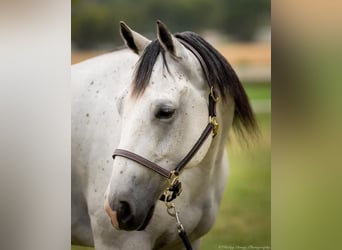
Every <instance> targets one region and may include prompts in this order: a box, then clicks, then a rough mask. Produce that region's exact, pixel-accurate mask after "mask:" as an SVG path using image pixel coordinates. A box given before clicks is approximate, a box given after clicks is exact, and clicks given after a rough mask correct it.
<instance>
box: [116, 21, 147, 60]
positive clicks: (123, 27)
mask: <svg viewBox="0 0 342 250" xmlns="http://www.w3.org/2000/svg"><path fill="white" fill-rule="evenodd" d="M120 34H121V37H122V39H123V40H124V42H125V44H126V45H127V47H128V48H130V49H131V50H132V51H133V52H134V53H136V54H138V55H141V54H142V52H143V51H144V49H145V48H146V47H147V45H149V44H150V42H151V41H150V40H149V39H147V38H146V37H144V36H142V35H140V34H139V33H137V32H135V31H134V30H132V29H131V28H130V27H128V25H127V24H125V23H124V22H123V21H121V22H120Z"/></svg>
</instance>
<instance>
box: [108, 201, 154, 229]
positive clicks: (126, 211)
mask: <svg viewBox="0 0 342 250" xmlns="http://www.w3.org/2000/svg"><path fill="white" fill-rule="evenodd" d="M104 209H105V211H106V213H107V215H108V216H109V219H110V221H111V223H112V226H113V227H114V228H116V229H119V230H126V231H133V230H137V231H142V230H144V229H145V228H146V226H147V225H148V223H149V222H150V220H151V218H152V216H153V212H154V205H152V206H149V207H148V208H147V209H144V208H140V209H137V207H136V206H135V205H134V203H133V202H128V201H118V200H113V201H112V202H109V200H108V198H106V200H105V204H104Z"/></svg>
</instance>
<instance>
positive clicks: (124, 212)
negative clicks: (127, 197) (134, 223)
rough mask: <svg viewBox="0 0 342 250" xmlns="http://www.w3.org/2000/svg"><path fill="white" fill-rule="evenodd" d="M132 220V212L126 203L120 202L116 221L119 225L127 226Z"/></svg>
mask: <svg viewBox="0 0 342 250" xmlns="http://www.w3.org/2000/svg"><path fill="white" fill-rule="evenodd" d="M133 219H134V216H133V214H132V210H131V207H130V205H129V204H128V202H126V201H120V205H119V209H118V220H119V223H120V224H121V223H122V224H127V223H129V222H130V221H131V220H133Z"/></svg>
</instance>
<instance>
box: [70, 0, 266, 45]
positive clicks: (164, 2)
mask: <svg viewBox="0 0 342 250" xmlns="http://www.w3.org/2000/svg"><path fill="white" fill-rule="evenodd" d="M71 4H72V18H71V20H72V26H71V39H72V43H73V46H76V47H78V48H80V49H89V48H95V47H98V46H103V45H106V44H111V47H113V46H115V45H122V41H121V39H120V37H119V35H118V29H119V21H121V20H123V21H125V22H126V23H127V24H128V25H129V26H131V27H132V28H133V29H134V30H137V31H138V32H139V33H143V34H145V35H146V36H148V37H150V38H151V39H153V38H154V37H155V22H156V20H157V19H160V20H161V21H163V22H164V23H165V24H166V25H167V26H168V27H169V28H170V30H171V31H172V32H173V33H175V32H181V31H185V30H191V31H195V32H198V33H201V31H203V30H216V31H218V32H221V33H222V34H224V35H229V36H230V37H231V38H233V39H235V40H239V41H251V40H252V39H253V38H254V35H255V33H256V31H257V30H258V28H260V27H262V26H267V25H270V13H271V1H270V0H172V1H171V0H144V1H142V0H72V1H71Z"/></svg>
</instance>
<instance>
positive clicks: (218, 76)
mask: <svg viewBox="0 0 342 250" xmlns="http://www.w3.org/2000/svg"><path fill="white" fill-rule="evenodd" d="M120 34H121V37H122V38H123V41H124V42H125V44H126V46H127V48H125V49H122V50H118V51H114V52H110V53H106V54H104V55H101V56H97V57H94V58H92V59H88V60H86V61H83V62H81V63H78V64H75V65H73V66H72V70H71V90H72V106H71V108H72V120H71V121H72V124H71V127H72V141H71V142H72V143H71V144H72V151H71V152H72V157H71V159H72V163H71V164H72V169H71V172H72V179H71V180H72V192H71V199H72V209H71V210H72V211H71V231H72V235H71V241H72V244H78V245H85V246H95V248H96V249H103V250H105V249H111V250H117V249H125V250H130V249H140V250H151V249H153V250H154V249H164V250H167V249H168V250H171V249H191V247H189V246H190V245H191V246H192V249H199V247H200V240H201V237H202V236H203V235H205V234H206V233H208V232H209V230H210V229H211V228H212V226H213V224H214V222H215V218H216V215H217V212H218V208H219V205H220V202H221V199H222V195H223V192H224V189H225V186H226V182H227V179H228V172H229V171H228V165H229V164H228V153H227V150H226V144H227V139H228V134H229V131H230V130H231V129H235V130H236V131H238V132H239V134H241V135H242V136H243V137H245V136H246V135H248V134H253V133H254V131H255V130H256V128H257V125H256V121H255V117H254V115H253V112H252V109H251V106H250V104H249V101H248V97H247V95H246V93H245V91H244V88H243V86H242V84H241V83H240V81H239V79H238V76H237V75H236V73H235V71H234V70H233V68H232V67H231V65H230V64H229V63H228V61H227V60H226V59H225V58H224V57H223V56H222V55H221V54H220V53H219V52H218V51H217V50H216V49H215V48H214V47H213V46H212V45H210V44H209V43H208V42H207V41H205V40H204V39H203V38H202V37H201V36H199V35H198V34H196V33H194V32H189V31H186V32H182V33H175V34H172V33H171V32H170V31H169V29H168V28H167V26H166V25H165V24H163V23H162V22H161V21H157V38H156V39H155V40H153V41H151V40H149V39H148V38H146V37H144V36H143V35H141V34H139V33H138V32H136V31H134V30H132V29H131V28H130V27H129V26H127V24H125V23H124V22H120ZM195 144H196V145H197V144H200V145H197V146H196V145H195ZM115 149H116V150H115ZM114 150H115V152H114V154H113V151H114ZM189 154H191V157H189ZM113 158H114V160H113ZM184 159H185V160H184ZM180 162H182V164H180ZM180 165H181V167H179V166H180ZM175 166H178V169H176V170H177V171H175ZM171 176H172V178H171ZM180 184H181V185H180ZM181 191H182V192H181ZM165 205H166V206H165ZM170 215H171V216H170ZM181 229H183V232H184V233H186V235H185V238H186V241H187V243H188V245H189V246H186V242H185V241H184V237H183V238H179V237H178V233H179V232H180V231H182V230H181ZM183 236H184V235H183ZM184 242H185V243H184ZM183 243H184V244H183Z"/></svg>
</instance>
